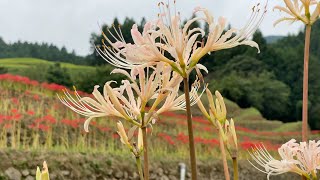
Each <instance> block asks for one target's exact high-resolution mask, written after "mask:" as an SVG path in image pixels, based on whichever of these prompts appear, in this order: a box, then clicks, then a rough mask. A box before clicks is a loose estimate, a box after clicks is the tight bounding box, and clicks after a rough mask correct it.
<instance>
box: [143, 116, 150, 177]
mask: <svg viewBox="0 0 320 180" xmlns="http://www.w3.org/2000/svg"><path fill="white" fill-rule="evenodd" d="M141 118H142V127H141V130H142V139H143V170H144V179H145V180H149V157H148V141H147V127H146V124H145V112H144V110H143V111H142V112H141Z"/></svg>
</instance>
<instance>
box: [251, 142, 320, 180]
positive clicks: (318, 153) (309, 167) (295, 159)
mask: <svg viewBox="0 0 320 180" xmlns="http://www.w3.org/2000/svg"><path fill="white" fill-rule="evenodd" d="M278 152H279V155H280V157H281V160H277V159H275V158H273V157H272V156H271V155H270V154H269V152H268V151H267V150H266V148H265V147H264V146H263V145H262V146H256V148H253V149H252V152H249V154H250V156H251V157H252V159H253V160H254V161H255V162H256V163H257V164H258V165H259V166H261V167H257V166H255V165H254V164H253V163H251V162H250V161H249V162H250V163H251V164H252V165H253V166H254V167H255V168H256V169H258V170H259V171H261V172H263V173H266V174H267V175H268V176H267V177H268V179H269V178H270V176H271V175H279V174H283V173H286V172H293V173H297V174H299V175H302V176H305V177H306V178H308V179H310V178H311V177H313V178H316V174H317V170H320V140H319V141H317V142H316V141H313V140H310V141H309V143H306V142H300V143H296V140H295V139H291V140H290V141H288V142H287V143H285V144H283V145H282V146H281V147H280V148H279V149H278Z"/></svg>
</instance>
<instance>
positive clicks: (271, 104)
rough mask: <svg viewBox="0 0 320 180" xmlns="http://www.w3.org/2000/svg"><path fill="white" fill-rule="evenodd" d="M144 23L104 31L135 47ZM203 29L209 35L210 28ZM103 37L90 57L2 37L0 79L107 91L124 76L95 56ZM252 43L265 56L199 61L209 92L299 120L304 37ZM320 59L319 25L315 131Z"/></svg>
mask: <svg viewBox="0 0 320 180" xmlns="http://www.w3.org/2000/svg"><path fill="white" fill-rule="evenodd" d="M145 22H146V21H145V19H142V20H141V21H140V22H135V20H134V19H132V18H126V19H125V20H124V22H119V20H118V19H117V18H115V19H114V22H113V24H104V25H102V27H101V28H102V30H103V31H104V32H105V33H106V34H107V36H108V31H107V29H110V31H111V32H114V29H113V28H116V29H117V28H119V27H121V30H122V33H123V36H124V38H125V40H126V41H127V42H131V43H132V38H131V34H130V30H131V27H132V25H133V24H135V23H136V24H138V27H139V30H140V31H142V29H143V25H144V23H145ZM197 26H200V24H198V23H194V24H193V27H197ZM230 27H231V26H229V27H228V28H230ZM204 28H205V29H206V31H208V27H207V26H205V27H204ZM102 38H103V37H102V33H98V34H97V33H92V34H91V38H90V40H89V43H90V44H92V47H91V53H90V54H89V55H87V56H85V57H82V56H78V55H76V54H75V52H74V51H73V52H68V51H67V50H66V48H65V47H62V48H58V47H57V46H55V45H52V44H47V43H40V44H39V43H29V42H21V41H18V42H15V43H6V42H4V41H3V40H2V39H1V38H0V58H3V59H0V74H4V73H12V74H19V75H24V76H28V77H30V78H31V79H34V80H38V81H41V82H44V81H46V82H53V83H57V84H61V85H65V86H68V87H72V86H73V85H75V86H76V87H77V89H80V90H82V91H86V92H91V91H92V90H93V86H94V85H97V84H98V85H100V86H103V84H104V83H105V82H106V81H109V80H116V81H118V82H120V81H121V80H122V79H123V77H122V76H119V75H117V74H112V75H110V72H111V71H112V70H113V67H112V66H110V65H109V64H107V62H106V61H105V60H103V59H102V58H101V57H100V56H99V55H98V54H97V53H96V51H95V47H94V45H99V44H101V39H102ZM111 40H112V39H111ZM253 40H254V41H256V42H257V43H258V44H259V45H260V50H261V53H259V54H258V53H257V50H256V49H254V48H250V47H245V46H241V47H237V48H233V49H229V50H222V51H218V52H215V53H211V54H210V55H206V56H205V57H204V58H203V59H202V60H201V61H200V63H201V64H203V65H205V66H206V67H207V68H208V70H209V74H206V75H205V79H206V82H207V83H209V84H210V85H209V88H210V89H211V90H212V91H214V90H219V91H221V92H222V94H223V95H224V96H225V97H226V98H228V99H230V100H232V101H234V102H236V103H237V104H238V105H239V106H240V107H242V108H247V107H255V108H257V109H258V110H259V111H260V112H261V113H262V115H263V116H264V117H265V118H267V119H269V120H281V121H283V122H294V121H299V120H301V101H302V72H303V47H304V32H303V31H301V32H299V33H298V34H291V35H288V36H286V37H284V36H268V37H264V36H263V34H262V33H261V32H260V31H259V30H258V31H257V32H256V33H255V34H254V35H253ZM319 57H320V22H318V23H317V24H315V25H314V26H313V30H312V39H311V57H310V74H309V106H310V108H309V111H310V112H309V113H310V120H309V123H310V126H311V127H312V129H320V80H319V77H320V60H319ZM34 58H36V59H34ZM40 59H41V60H40ZM44 60H45V61H44ZM74 64H77V65H74Z"/></svg>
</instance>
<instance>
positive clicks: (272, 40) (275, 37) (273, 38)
mask: <svg viewBox="0 0 320 180" xmlns="http://www.w3.org/2000/svg"><path fill="white" fill-rule="evenodd" d="M285 37H286V36H278V35H271V36H265V37H264V38H265V40H266V41H267V44H272V43H276V42H277V41H279V40H281V39H283V38H285Z"/></svg>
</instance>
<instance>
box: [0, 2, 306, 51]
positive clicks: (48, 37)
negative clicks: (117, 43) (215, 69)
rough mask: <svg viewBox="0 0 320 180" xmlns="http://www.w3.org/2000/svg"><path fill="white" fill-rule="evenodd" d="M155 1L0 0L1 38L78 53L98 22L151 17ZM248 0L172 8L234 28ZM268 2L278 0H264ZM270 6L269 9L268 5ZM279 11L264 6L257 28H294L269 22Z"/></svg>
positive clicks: (269, 31)
mask: <svg viewBox="0 0 320 180" xmlns="http://www.w3.org/2000/svg"><path fill="white" fill-rule="evenodd" d="M157 2H158V1H156V0H0V7H1V11H0V24H1V28H0V36H1V37H2V38H3V39H4V40H5V41H6V42H15V41H17V40H22V41H30V42H48V43H53V44H55V45H58V46H59V47H62V46H63V45H64V46H66V47H67V49H68V50H72V49H74V50H75V51H76V53H77V54H80V55H86V54H88V53H89V47H90V44H89V38H90V33H92V32H99V26H98V24H104V23H111V22H112V20H113V19H114V17H119V19H120V20H121V21H122V20H123V19H124V18H125V17H127V16H128V17H133V18H134V19H135V20H136V21H140V20H141V18H142V17H147V19H149V20H152V19H155V18H156V16H157V14H158V6H157ZM256 2H257V1H256V0H255V1H252V0H223V1H221V0H178V2H177V10H178V11H180V12H181V15H182V17H183V18H189V17H190V16H191V15H192V11H193V8H194V7H196V6H202V7H206V8H208V9H209V10H210V11H211V12H212V13H213V14H214V16H215V17H218V16H224V17H226V18H227V19H228V21H229V22H230V23H231V24H232V26H234V27H241V26H242V25H244V24H245V23H246V19H248V18H249V16H250V14H251V7H252V6H253V5H254V3H256ZM269 2H270V4H269V7H271V6H273V5H274V4H275V3H279V2H280V1H277V0H269ZM269 9H271V8H269ZM280 16H281V14H280V13H278V12H273V11H272V10H270V11H269V13H268V14H267V16H266V18H265V20H264V22H263V23H262V25H261V30H262V32H263V33H264V34H265V35H286V34H288V33H296V32H297V31H298V30H300V29H301V27H303V26H302V24H299V23H296V24H292V25H289V24H288V23H283V24H280V25H278V26H277V27H273V25H272V24H273V22H274V21H275V20H276V19H277V18H279V17H280Z"/></svg>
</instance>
